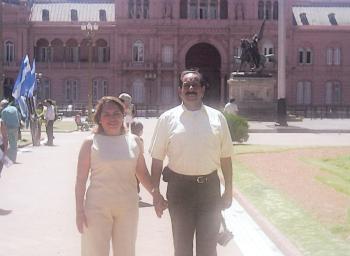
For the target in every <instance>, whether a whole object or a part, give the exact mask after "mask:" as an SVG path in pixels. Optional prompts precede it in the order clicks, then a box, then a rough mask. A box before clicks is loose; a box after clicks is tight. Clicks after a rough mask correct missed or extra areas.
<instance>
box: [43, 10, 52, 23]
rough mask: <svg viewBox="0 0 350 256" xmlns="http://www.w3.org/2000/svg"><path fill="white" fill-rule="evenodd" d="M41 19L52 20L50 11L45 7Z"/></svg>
mask: <svg viewBox="0 0 350 256" xmlns="http://www.w3.org/2000/svg"><path fill="white" fill-rule="evenodd" d="M41 19H42V21H49V20H50V12H49V10H47V9H43V10H42V13H41Z"/></svg>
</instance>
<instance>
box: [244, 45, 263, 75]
mask: <svg viewBox="0 0 350 256" xmlns="http://www.w3.org/2000/svg"><path fill="white" fill-rule="evenodd" d="M241 50H242V52H241V55H240V56H239V57H238V58H237V59H240V60H241V63H240V65H239V69H238V71H242V67H244V65H246V64H249V67H250V71H256V72H258V71H262V70H263V68H264V67H265V63H266V56H265V55H263V54H260V53H259V50H258V47H257V43H255V42H254V41H249V40H248V39H241Z"/></svg>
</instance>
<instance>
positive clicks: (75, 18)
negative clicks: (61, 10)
mask: <svg viewBox="0 0 350 256" xmlns="http://www.w3.org/2000/svg"><path fill="white" fill-rule="evenodd" d="M70 20H71V21H78V11H77V10H75V9H71V10H70Z"/></svg>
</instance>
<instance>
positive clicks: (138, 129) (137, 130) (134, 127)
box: [130, 121, 144, 200]
mask: <svg viewBox="0 0 350 256" xmlns="http://www.w3.org/2000/svg"><path fill="white" fill-rule="evenodd" d="M130 131H131V133H132V134H135V135H136V136H138V137H139V138H140V140H141V143H142V148H144V143H143V139H142V134H143V124H142V123H141V122H140V121H133V122H132V123H131V124H130ZM136 180H137V192H138V193H139V194H140V181H139V180H138V179H137V178H136ZM141 199H142V198H141V196H140V195H139V200H141Z"/></svg>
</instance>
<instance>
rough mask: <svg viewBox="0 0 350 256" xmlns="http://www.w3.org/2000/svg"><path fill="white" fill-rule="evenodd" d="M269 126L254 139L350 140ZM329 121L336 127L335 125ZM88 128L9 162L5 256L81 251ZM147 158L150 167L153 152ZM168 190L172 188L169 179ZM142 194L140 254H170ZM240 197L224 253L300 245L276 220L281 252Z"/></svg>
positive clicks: (163, 230)
mask: <svg viewBox="0 0 350 256" xmlns="http://www.w3.org/2000/svg"><path fill="white" fill-rule="evenodd" d="M141 121H142V122H143V123H144V125H145V132H144V136H143V137H144V140H145V145H146V149H147V147H148V145H149V142H150V139H151V134H152V131H153V128H154V126H155V123H156V119H142V120H141ZM330 122H332V121H330ZM340 122H341V126H342V127H349V130H350V121H349V120H343V121H340ZM254 125H255V126H254ZM258 125H259V124H258V123H257V124H252V126H253V127H255V129H257V126H258ZM269 125H271V124H265V125H264V126H260V127H259V129H260V132H261V133H251V134H250V139H249V141H248V142H247V143H252V144H279V145H282V144H283V145H287V144H291V145H349V142H350V133H335V132H333V131H330V132H329V133H324V132H322V133H316V132H314V131H313V133H276V132H275V133H272V132H271V131H269V132H264V131H263V130H262V129H272V127H270V128H269ZM327 125H328V124H327ZM330 126H332V127H334V124H333V125H330ZM317 127H319V129H321V128H322V130H324V129H323V128H325V127H326V125H325V124H323V125H321V124H319V126H317ZM317 127H315V128H317ZM251 128H252V127H251ZM315 128H313V129H315ZM252 129H253V128H252ZM332 129H334V128H332ZM88 134H89V133H88V132H73V133H56V134H55V137H56V139H55V141H54V143H55V144H56V145H55V146H54V147H46V146H40V147H31V146H28V147H25V148H22V149H21V150H20V152H19V155H18V161H19V164H16V165H13V166H11V167H10V168H9V169H7V168H4V170H3V174H2V178H1V179H0V229H1V232H0V255H1V256H56V255H60V256H78V255H80V236H79V233H78V232H77V230H76V227H75V202H74V184H75V175H76V169H75V168H76V163H77V155H78V150H79V148H80V145H81V143H82V141H83V139H84V138H85V137H87V136H88ZM146 160H147V163H148V166H150V158H149V156H148V154H147V153H146ZM161 189H162V190H163V191H164V190H165V185H164V184H162V187H161ZM141 196H142V199H143V202H144V203H143V204H142V206H145V207H141V208H140V220H139V232H138V240H137V255H141V256H143V255H147V256H168V255H169V256H171V255H172V254H173V249H172V248H173V247H172V237H171V224H170V218H169V215H168V213H167V212H166V213H165V215H164V216H163V218H162V219H158V218H157V217H156V216H155V214H154V211H153V208H152V207H149V204H150V203H151V197H150V196H149V195H147V193H145V191H144V190H143V191H142V192H141ZM236 199H237V200H235V201H234V204H233V206H232V207H231V208H230V209H229V210H227V211H226V212H225V215H226V216H227V219H228V222H229V223H228V225H229V227H230V228H231V229H232V230H233V232H234V235H235V239H234V241H231V242H230V243H229V245H228V246H226V247H220V246H218V252H219V253H218V255H220V256H226V255H227V256H228V255H230V256H236V255H237V256H239V255H244V256H247V255H268V256H269V255H283V254H286V252H288V250H289V252H293V249H294V248H293V246H291V245H290V244H288V241H287V242H286V241H285V239H284V238H283V237H282V238H281V237H278V236H279V235H280V234H279V233H278V231H276V230H273V227H270V230H272V231H273V232H272V233H273V236H275V239H273V240H274V241H277V244H278V247H279V248H281V247H283V248H284V249H287V250H283V252H282V251H280V250H279V249H278V248H277V246H276V245H275V244H274V242H272V241H271V240H270V239H269V238H268V236H266V234H265V233H264V231H265V230H266V229H261V227H260V225H261V223H262V222H264V221H261V220H260V221H258V222H257V223H259V225H257V224H256V222H255V220H257V216H253V217H254V218H251V216H249V215H250V214H252V213H253V215H254V210H251V209H250V210H249V209H247V208H249V207H250V206H249V202H244V198H243V199H240V198H236ZM242 200H243V201H242ZM248 212H249V214H248ZM255 215H257V213H255ZM258 218H259V216H258ZM264 226H268V224H266V225H264ZM263 230H264V231H263ZM269 235H270V234H269ZM252 244H255V246H254V248H256V249H255V250H252V246H251V245H252ZM290 246H291V247H290ZM262 252H264V253H262ZM257 253H258V254H257ZM289 255H292V254H289Z"/></svg>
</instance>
